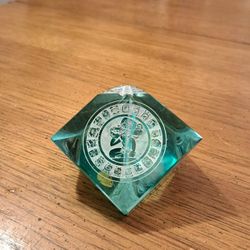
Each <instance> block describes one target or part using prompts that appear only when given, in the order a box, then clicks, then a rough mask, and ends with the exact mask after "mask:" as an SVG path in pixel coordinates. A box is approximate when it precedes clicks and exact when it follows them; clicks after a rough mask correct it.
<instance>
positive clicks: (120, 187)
mask: <svg viewBox="0 0 250 250" xmlns="http://www.w3.org/2000/svg"><path fill="white" fill-rule="evenodd" d="M52 140H53V142H54V143H55V144H56V145H57V146H58V147H59V148H60V149H61V150H62V151H63V152H64V154H66V155H67V156H68V157H69V158H70V159H71V160H72V161H73V162H74V163H75V164H76V165H77V166H78V167H79V168H80V170H81V171H82V172H83V173H84V174H85V175H86V176H87V177H88V178H89V179H90V180H91V181H92V182H93V184H94V185H95V186H96V187H97V188H98V189H99V190H100V191H101V192H102V193H103V194H104V195H105V196H106V197H107V198H108V199H109V200H110V201H111V202H112V203H113V204H114V205H115V206H116V207H117V208H118V209H119V210H120V211H121V212H122V213H123V214H125V215H127V214H128V213H129V212H130V211H131V210H132V209H133V208H134V207H135V206H136V205H137V204H138V203H139V202H140V201H141V200H143V199H144V198H145V196H146V195H148V194H149V193H150V192H151V191H152V190H153V189H154V188H155V187H156V186H157V184H158V183H159V182H160V181H161V179H162V178H163V177H164V176H166V175H168V173H169V172H170V170H171V169H173V167H174V166H175V165H176V163H177V162H178V161H180V159H181V158H183V156H184V155H185V154H187V153H188V152H189V151H190V150H191V149H192V148H193V147H194V146H195V145H196V144H197V143H198V142H199V141H200V140H201V136H200V135H199V134H198V133H197V132H195V131H194V130H193V129H191V128H190V127H189V126H187V125H186V124H185V123H184V122H183V121H182V120H180V119H179V118H178V117H177V116H175V115H174V114H173V113H172V112H171V111H170V110H168V109H167V108H166V107H164V106H163V105H162V104H160V103H159V102H158V101H157V100H156V99H154V98H153V97H152V96H151V95H149V94H148V93H146V92H144V91H142V90H140V89H137V88H135V87H131V86H119V87H115V88H112V89H110V90H108V91H106V92H104V93H102V94H99V95H97V96H96V97H95V98H94V99H93V100H92V101H91V102H90V103H89V104H87V106H85V107H84V108H83V109H82V110H81V111H80V112H79V113H77V114H76V115H75V116H74V117H73V118H72V119H71V120H70V121H69V122H67V123H66V124H65V125H64V126H63V127H62V128H61V129H60V130H59V131H58V132H57V133H56V134H55V135H53V136H52Z"/></svg>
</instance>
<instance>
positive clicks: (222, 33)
mask: <svg viewBox="0 0 250 250" xmlns="http://www.w3.org/2000/svg"><path fill="white" fill-rule="evenodd" d="M249 80H250V1H249V0H237V1H233V0H231V1H229V0H218V1H217V0H214V1H212V0H211V1H200V0H190V1H181V0H176V1H170V0H169V1H167V0H145V1H142V0H127V1H116V0H103V1H102V0H85V1H78V0H68V1H66V0H60V1H59V0H55V1H49V0H37V1H35V0H34V1H25V0H21V1H15V2H13V1H12V2H11V3H7V4H3V3H2V4H1V5H0V249H42V250H44V249H85V248H86V249H95V248H97V249H127V248H130V249H158V248H163V249H250V238H249V237H250V236H249V235H250V200H249V199H250V185H249V183H250V178H249V176H250V170H249V167H250V157H249V156H250V154H249V153H250V150H249V146H250V145H249V139H250V131H249V130H250V111H249V109H250V81H249ZM120 84H132V85H135V86H137V87H139V88H142V89H144V90H146V91H148V92H150V93H151V94H152V95H153V96H155V97H156V98H157V99H159V100H160V101H161V102H162V103H163V104H164V105H167V106H168V107H169V108H170V109H171V110H172V111H174V112H175V113H176V114H177V115H178V116H179V117H181V118H182V119H183V120H184V121H185V122H187V123H188V124H189V125H190V126H191V127H193V128H194V129H196V130H197V131H198V132H199V133H200V134H201V135H202V136H203V137H204V140H203V141H202V143H201V144H199V146H198V147H196V148H195V149H194V150H193V151H192V152H191V153H190V154H189V156H188V157H186V158H185V159H184V160H183V161H182V163H181V164H180V166H179V170H178V172H177V174H176V176H175V178H174V179H173V182H172V183H171V184H170V186H167V184H166V182H165V183H163V184H162V185H161V186H160V187H158V188H157V190H156V191H155V192H153V194H152V195H151V196H150V197H149V198H148V199H146V200H145V201H144V202H142V203H141V204H140V205H139V207H137V208H136V209H135V210H134V211H133V212H132V213H131V214H130V215H129V216H127V217H124V216H122V215H121V214H119V213H118V212H117V210H116V209H115V208H114V207H113V206H112V205H111V204H110V203H109V202H108V201H107V200H106V199H105V198H104V197H103V196H102V194H100V192H99V191H98V190H97V189H96V188H94V187H93V185H92V184H91V183H90V181H88V180H87V178H86V177H85V176H84V175H83V174H81V173H80V172H79V170H78V169H77V168H76V167H75V166H74V165H73V164H72V163H71V162H70V161H69V160H68V159H67V158H66V157H65V156H64V155H63V154H62V153H61V152H60V151H59V150H58V149H57V148H56V146H55V145H54V144H53V143H52V142H51V141H50V137H51V135H52V134H54V132H56V131H57V130H58V129H59V128H60V127H61V126H62V125H63V124H65V122H66V121H68V120H69V119H70V118H71V117H72V116H73V115H74V114H75V113H76V112H77V111H79V110H80V109H81V108H82V107H83V106H84V105H85V104H87V103H88V102H89V101H90V100H91V99H92V98H93V97H94V96H95V95H96V94H97V93H100V92H101V91H104V90H106V89H107V88H110V87H112V86H116V85H120Z"/></svg>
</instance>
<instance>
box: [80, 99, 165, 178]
mask: <svg viewBox="0 0 250 250" xmlns="http://www.w3.org/2000/svg"><path fill="white" fill-rule="evenodd" d="M166 138H167V135H166V132H165V130H164V126H163V124H162V122H161V120H160V118H159V117H158V116H157V114H156V113H155V112H154V111H153V110H152V109H150V108H149V107H147V106H146V105H144V104H141V103H138V102H133V103H124V102H114V103H110V104H107V105H106V106H104V107H102V108H100V109H99V110H98V111H96V113H95V114H94V115H93V116H92V117H91V118H90V120H89V121H88V122H87V125H86V129H85V131H84V134H83V141H82V143H83V151H84V154H85V156H86V159H87V161H88V163H89V164H90V165H91V167H92V168H93V169H94V170H95V171H96V172H97V173H100V172H102V173H105V174H106V175H107V176H108V177H109V178H112V181H119V180H121V179H122V180H124V181H125V180H138V179H139V178H142V177H143V176H145V175H147V174H148V173H150V172H151V171H153V169H154V168H155V167H157V166H158V164H159V162H160V160H161V158H162V156H163V154H164V152H165V148H166Z"/></svg>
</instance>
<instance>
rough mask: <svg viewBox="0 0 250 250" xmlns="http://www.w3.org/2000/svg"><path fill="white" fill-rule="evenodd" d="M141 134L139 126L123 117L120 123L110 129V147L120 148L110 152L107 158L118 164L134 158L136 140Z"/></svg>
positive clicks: (141, 130) (140, 126) (141, 129)
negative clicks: (116, 146)
mask: <svg viewBox="0 0 250 250" xmlns="http://www.w3.org/2000/svg"><path fill="white" fill-rule="evenodd" d="M142 132H143V127H142V125H141V124H139V123H136V121H134V120H132V119H130V118H128V117H125V118H123V119H122V121H121V123H120V124H119V125H118V126H116V127H113V128H111V129H110V136H111V137H112V139H111V141H110V146H114V145H118V144H119V143H120V147H118V148H114V149H112V150H110V152H109V156H110V157H111V158H112V159H114V160H116V161H119V162H123V161H130V160H133V159H134V158H135V154H136V153H135V150H136V140H135V139H137V138H138V137H139V136H140V135H141V134H142Z"/></svg>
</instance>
